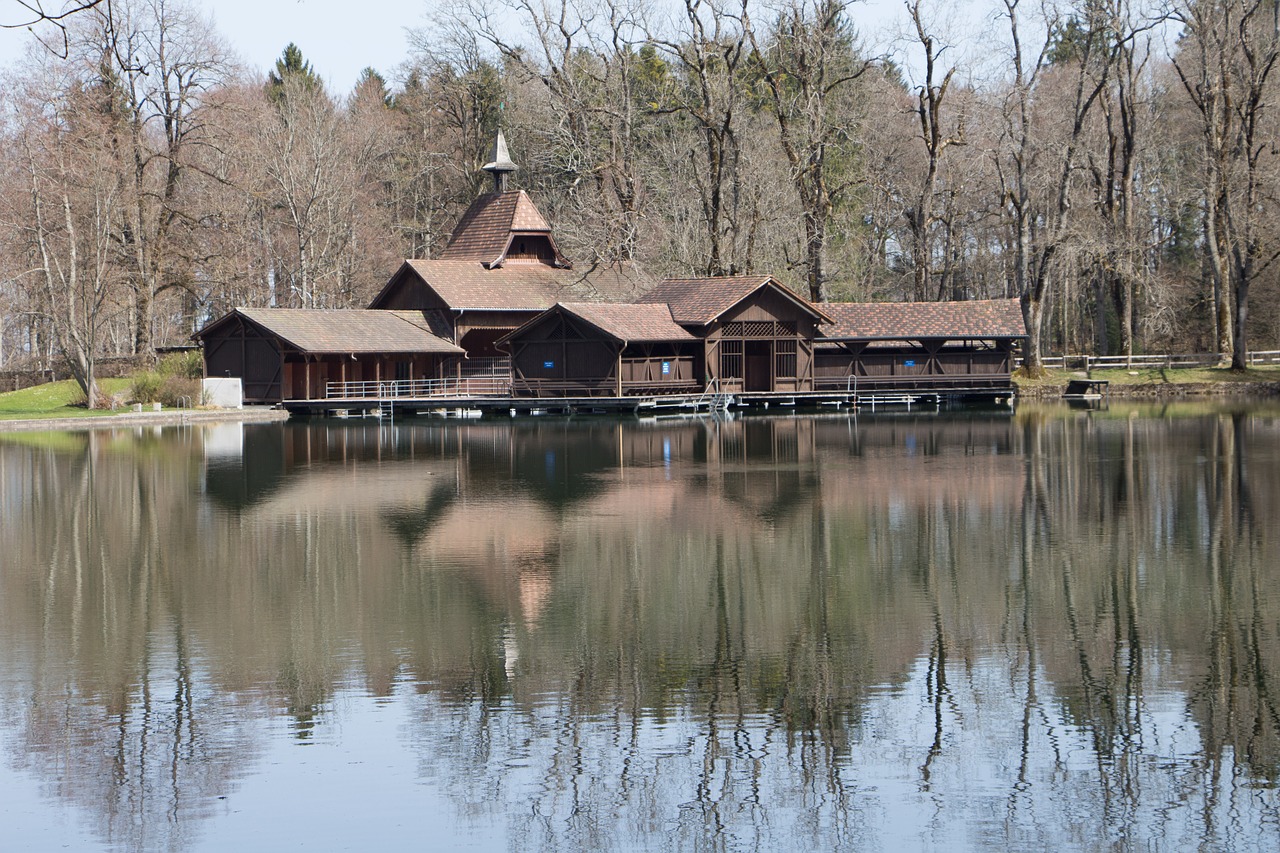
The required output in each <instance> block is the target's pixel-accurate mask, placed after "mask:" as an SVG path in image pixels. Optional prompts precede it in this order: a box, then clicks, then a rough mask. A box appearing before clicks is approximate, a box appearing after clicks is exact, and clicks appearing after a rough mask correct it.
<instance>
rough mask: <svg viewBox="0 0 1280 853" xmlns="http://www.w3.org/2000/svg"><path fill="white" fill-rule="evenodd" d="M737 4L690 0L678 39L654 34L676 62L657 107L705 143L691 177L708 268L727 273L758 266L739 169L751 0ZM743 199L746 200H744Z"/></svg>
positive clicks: (752, 211)
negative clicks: (687, 124)
mask: <svg viewBox="0 0 1280 853" xmlns="http://www.w3.org/2000/svg"><path fill="white" fill-rule="evenodd" d="M737 2H738V4H739V5H737V6H736V7H731V6H730V5H724V4H722V3H721V2H720V0H685V2H684V7H683V11H684V20H683V22H682V23H684V24H687V25H688V27H689V29H688V32H687V33H684V34H682V35H683V37H682V38H680V39H678V40H673V39H665V40H663V39H658V38H654V39H653V41H654V43H655V44H659V45H660V46H661V47H662V48H663V50H664V51H665V52H666V54H667V55H668V56H670V57H671V58H672V59H673V60H674V62H675V64H676V66H677V67H678V70H679V73H680V75H681V77H680V78H674V77H673V78H671V79H669V80H668V81H667V85H666V87H665V91H664V92H662V100H661V101H660V102H658V103H657V108H656V110H655V112H658V113H665V114H671V115H679V116H681V117H683V118H685V119H687V120H688V121H690V122H691V124H692V126H693V129H694V132H695V133H696V135H697V138H698V139H699V142H700V144H699V146H698V148H696V149H691V150H690V151H689V155H688V156H689V159H690V165H691V166H692V168H691V169H690V177H691V178H692V180H693V183H694V188H695V190H696V191H697V194H698V200H699V202H700V204H701V208H702V225H703V227H704V228H705V234H706V237H707V245H708V252H707V260H706V264H705V266H704V267H703V270H702V271H703V272H705V273H706V274H707V275H724V274H732V273H738V272H746V271H749V270H750V269H751V266H752V260H753V258H752V254H753V252H752V246H753V241H754V228H755V226H756V225H757V224H758V220H759V215H760V212H759V210H758V208H756V207H754V206H753V205H752V204H751V199H750V198H746V197H744V195H745V194H744V192H743V189H744V188H743V186H742V180H743V176H742V174H741V172H740V166H741V165H742V164H741V160H740V154H741V141H740V140H739V138H738V126H739V124H740V122H741V118H740V113H741V112H743V111H745V105H744V103H743V95H744V92H743V86H742V80H741V75H742V73H743V71H744V68H743V60H744V58H745V57H746V54H747V51H746V46H747V31H746V27H745V24H746V22H747V0H737ZM744 202H745V204H744Z"/></svg>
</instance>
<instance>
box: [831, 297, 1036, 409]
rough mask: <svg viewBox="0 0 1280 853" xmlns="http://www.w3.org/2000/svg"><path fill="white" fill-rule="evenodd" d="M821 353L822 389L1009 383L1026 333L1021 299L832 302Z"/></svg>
mask: <svg viewBox="0 0 1280 853" xmlns="http://www.w3.org/2000/svg"><path fill="white" fill-rule="evenodd" d="M823 309H824V310H825V311H826V312H827V313H828V314H830V315H831V318H832V320H833V322H832V323H831V325H830V326H828V327H826V328H825V329H824V330H823V334H822V337H821V339H819V341H818V349H817V356H816V362H817V365H816V371H817V385H818V387H819V388H820V389H826V390H834V389H844V388H848V387H852V386H854V385H857V386H858V387H860V388H875V387H877V386H880V387H885V388H892V389H894V390H920V391H949V390H956V391H963V390H970V389H972V390H983V389H988V388H998V389H1003V388H1009V387H1011V385H1012V372H1013V356H1014V351H1015V349H1016V347H1017V345H1018V343H1019V342H1020V341H1021V340H1023V339H1024V338H1026V336H1027V334H1026V328H1025V326H1024V324H1023V321H1022V308H1021V306H1020V305H1019V303H1018V300H1016V299H985V300H972V301H968V302H874V303H853V302H844V303H841V302H832V303H827V304H825V305H823Z"/></svg>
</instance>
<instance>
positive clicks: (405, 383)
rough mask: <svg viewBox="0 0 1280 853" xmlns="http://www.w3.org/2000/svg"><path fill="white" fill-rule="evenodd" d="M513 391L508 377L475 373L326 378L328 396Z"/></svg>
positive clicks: (491, 394)
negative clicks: (442, 376)
mask: <svg viewBox="0 0 1280 853" xmlns="http://www.w3.org/2000/svg"><path fill="white" fill-rule="evenodd" d="M510 393H511V380H510V378H508V377H505V376H504V377H498V376H472V377H462V378H456V377H455V378H449V379H395V380H386V381H376V380H375V381H359V382H327V383H325V398H326V399H338V400H341V399H346V400H350V399H361V400H389V399H398V398H423V397H505V396H508V395H510Z"/></svg>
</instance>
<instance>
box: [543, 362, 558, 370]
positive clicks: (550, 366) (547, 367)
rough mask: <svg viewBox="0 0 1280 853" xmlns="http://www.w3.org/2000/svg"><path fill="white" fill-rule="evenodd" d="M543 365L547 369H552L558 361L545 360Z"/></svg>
mask: <svg viewBox="0 0 1280 853" xmlns="http://www.w3.org/2000/svg"><path fill="white" fill-rule="evenodd" d="M542 366H543V367H545V368H546V369H547V370H551V369H552V368H553V367H555V366H556V363H555V362H554V361H544V362H542Z"/></svg>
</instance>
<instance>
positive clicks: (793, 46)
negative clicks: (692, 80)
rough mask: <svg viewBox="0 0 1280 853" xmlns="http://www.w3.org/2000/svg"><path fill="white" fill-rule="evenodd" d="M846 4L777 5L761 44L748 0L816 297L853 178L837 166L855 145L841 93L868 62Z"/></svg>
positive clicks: (792, 0)
mask: <svg viewBox="0 0 1280 853" xmlns="http://www.w3.org/2000/svg"><path fill="white" fill-rule="evenodd" d="M847 8H848V3H847V2H845V0H789V2H787V4H786V5H784V6H782V7H781V8H780V9H779V10H778V13H777V19H776V21H775V23H774V28H773V31H772V32H771V33H770V36H769V38H768V40H767V41H765V42H764V43H763V46H762V43H761V40H760V39H759V37H758V36H757V33H756V31H755V28H754V27H753V26H752V25H751V22H750V18H749V17H748V16H747V11H746V4H745V3H744V4H743V21H744V26H745V29H746V32H747V36H748V38H749V39H750V41H751V47H752V50H753V52H754V58H755V61H756V62H757V63H758V69H757V73H759V74H760V76H761V78H762V79H763V82H764V88H765V89H766V91H767V92H768V98H769V103H770V105H771V107H772V110H773V114H774V117H775V118H776V119H777V122H778V135H779V141H780V142H781V144H782V151H783V153H784V154H785V155H786V158H787V165H788V167H789V169H790V176H791V180H792V183H793V184H794V186H795V190H796V193H797V195H798V196H799V199H800V209H801V211H802V212H803V214H802V216H803V222H804V252H803V254H804V261H803V267H804V280H805V284H806V286H807V290H808V296H809V299H811V300H813V301H814V302H823V301H825V300H826V298H827V293H826V281H827V271H826V253H827V242H828V237H827V229H828V227H829V224H830V219H831V215H832V211H833V209H834V207H835V205H836V204H837V202H838V201H839V200H840V199H841V198H843V197H844V195H845V194H846V192H847V191H848V190H849V189H850V187H851V186H852V185H853V183H854V180H855V177H854V175H853V174H851V173H850V172H849V171H848V170H846V171H845V172H844V173H840V172H835V171H834V170H833V169H832V163H833V161H834V160H835V159H836V157H835V155H836V154H837V152H838V150H839V149H841V148H843V149H846V150H848V149H850V148H852V144H851V139H850V130H851V128H850V119H851V117H852V116H853V115H854V114H853V112H852V111H851V110H850V109H848V104H847V103H842V98H843V96H845V95H846V94H847V93H848V91H849V89H850V87H851V84H852V83H853V82H854V81H855V80H857V79H858V78H859V77H861V76H862V75H863V74H864V73H865V72H866V70H867V69H868V68H869V67H870V66H871V63H870V62H868V61H866V60H863V59H860V58H859V57H858V56H857V55H856V48H855V43H854V34H853V31H852V27H851V25H850V24H849V21H848V18H847V15H846V10H847ZM833 172H834V174H833Z"/></svg>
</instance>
